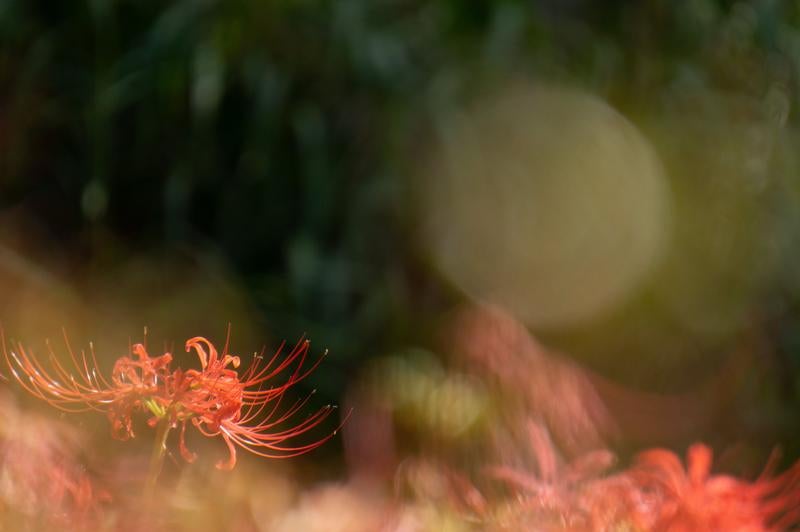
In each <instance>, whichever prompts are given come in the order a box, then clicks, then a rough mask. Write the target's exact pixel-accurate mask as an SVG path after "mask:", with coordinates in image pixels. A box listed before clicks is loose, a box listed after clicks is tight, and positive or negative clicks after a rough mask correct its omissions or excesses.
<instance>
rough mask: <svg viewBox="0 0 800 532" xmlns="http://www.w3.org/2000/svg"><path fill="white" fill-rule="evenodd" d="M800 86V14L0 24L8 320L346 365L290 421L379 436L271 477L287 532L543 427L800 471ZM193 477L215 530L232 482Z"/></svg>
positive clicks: (451, 14)
mask: <svg viewBox="0 0 800 532" xmlns="http://www.w3.org/2000/svg"><path fill="white" fill-rule="evenodd" d="M798 79H800V4H798V3H797V2H778V1H770V0H760V1H755V0H754V1H751V2H731V1H727V0H691V1H688V2H669V1H655V2H640V3H630V2H620V1H611V2H589V1H584V0H570V1H563V0H539V1H532V0H526V1H522V0H519V1H517V0H497V1H487V2H478V1H467V2H464V1H456V0H447V1H442V2H420V1H416V0H338V1H336V2H324V1H317V0H291V1H281V2H259V1H248V0H229V1H225V2H222V1H214V0H177V1H174V2H168V3H164V2H155V1H150V0H144V1H136V2H135V1H128V0H89V1H86V2H80V1H76V2H66V3H65V2H44V1H28V2H25V1H15V0H0V294H1V296H0V324H2V327H3V330H4V332H5V335H6V336H7V337H8V338H13V339H14V340H18V341H21V342H24V343H25V344H26V345H30V346H31V347H32V348H33V349H34V351H35V352H36V351H37V350H40V351H44V349H43V346H44V340H45V339H46V338H49V339H50V340H51V343H52V345H53V346H54V349H55V350H56V352H59V350H60V349H61V348H62V347H63V346H64V344H63V341H62V330H63V331H65V332H66V333H67V335H68V336H69V338H70V342H71V343H72V344H73V347H76V346H78V347H79V348H85V347H86V346H88V343H89V341H92V342H93V345H94V347H95V349H96V350H97V353H98V358H99V362H100V365H101V366H102V367H104V368H106V369H108V368H110V367H111V366H112V364H113V361H114V360H115V359H116V358H117V357H119V356H122V355H124V354H127V353H128V349H129V344H130V342H131V341H133V342H136V341H140V340H141V339H142V337H143V331H144V328H145V327H147V341H148V343H149V345H150V346H152V347H153V350H154V351H159V352H160V351H161V350H162V349H161V347H164V350H172V351H173V352H174V353H176V360H182V361H185V362H186V364H188V365H190V364H191V363H195V359H193V358H192V357H191V356H190V355H186V354H184V353H183V348H182V347H183V343H184V342H185V340H186V339H187V338H190V337H192V336H196V335H202V336H206V337H208V338H209V339H211V340H212V341H214V342H216V343H217V344H219V345H221V344H222V343H223V342H224V340H225V335H226V331H227V327H228V324H231V329H232V351H233V352H235V353H238V354H242V355H243V356H250V355H251V354H252V353H253V352H257V351H260V350H261V349H262V347H264V346H266V351H267V352H270V353H271V352H272V351H273V350H274V349H275V348H277V346H278V345H279V343H280V341H281V340H284V339H285V340H287V341H288V342H289V343H290V344H293V343H294V342H295V341H296V340H297V339H298V338H300V337H301V336H302V335H303V334H305V335H306V336H307V337H308V338H309V339H310V340H311V351H312V352H313V353H315V354H321V353H322V352H323V351H324V350H325V349H327V350H328V351H329V353H330V354H329V355H328V356H327V358H326V359H325V361H324V362H323V363H322V364H321V365H320V367H319V368H318V369H317V370H316V371H315V372H314V374H313V375H312V376H310V377H309V378H308V379H306V380H304V381H303V382H301V383H298V385H297V386H296V389H295V390H293V393H295V392H296V393H297V394H298V395H302V394H304V393H309V392H310V391H312V390H316V393H315V395H314V396H313V398H312V400H311V403H310V405H309V412H311V411H313V409H314V408H315V407H319V406H320V405H324V404H328V403H332V404H338V405H343V406H346V407H347V408H345V409H342V410H347V411H349V409H350V408H351V407H352V409H353V417H352V418H351V420H350V422H349V425H348V426H345V430H344V435H343V437H341V438H338V437H337V438H335V439H334V440H332V441H331V442H329V443H328V444H326V445H325V446H323V447H322V448H320V449H317V450H316V451H314V453H313V454H312V455H306V456H304V457H301V458H299V459H297V461H296V462H295V464H297V465H296V468H297V471H295V470H292V472H291V473H287V472H286V471H288V470H289V469H287V468H291V467H295V466H294V465H293V466H288V465H286V464H281V465H279V466H278V465H272V464H268V465H264V464H262V463H261V462H258V461H257V460H255V461H252V462H248V461H247V459H246V458H245V459H244V460H245V461H244V464H245V466H243V467H242V469H243V470H245V472H242V473H237V474H239V475H244V476H248V475H249V476H248V480H247V481H242V482H245V484H246V483H250V484H252V485H255V484H259V483H262V484H263V483H264V482H267V481H265V480H263V478H267V476H269V475H272V476H269V478H270V479H273V480H272V481H274V482H276V483H278V484H280V483H284V484H285V485H286V486H287V488H286V490H285V494H284V495H285V496H286V499H285V500H280V501H277V499H276V500H274V501H272V502H271V503H266V502H263V501H262V502H261V503H259V504H262V505H266V506H264V507H271V506H269V504H273V503H274V504H275V505H276V506H275V507H276V508H281V509H286V508H288V507H289V506H290V505H294V510H292V512H293V513H292V512H289V513H287V516H286V519H285V520H283V521H281V522H278V521H275V522H274V523H273V524H270V525H266V524H265V525H263V526H262V527H261V528H262V529H264V530H273V529H274V530H298V529H301V528H302V529H309V530H310V529H314V530H316V529H319V530H322V529H324V526H323V525H322V524H321V523H325V522H326V519H325V517H324V516H323V517H319V516H313V515H310V510H309V508H312V507H316V506H319V507H321V508H327V505H330V506H331V508H336V507H339V506H342V507H344V506H346V507H348V508H353V512H356V513H357V514H358V515H359V516H360V517H358V518H353V519H356V520H358V519H361V520H363V523H366V524H363V523H362V524H363V526H364V527H365V528H364V530H372V529H375V528H374V526H377V525H374V523H375V521H374V520H371V519H373V518H375V515H371V516H367V515H366V514H367V513H369V512H368V510H367V509H368V508H372V507H374V506H375V504H374V501H371V500H367V501H365V500H364V499H363V494H361V495H354V494H352V493H346V494H342V493H338V492H335V491H323V492H321V493H311V494H302V490H301V488H299V487H298V486H299V485H301V484H303V483H304V482H309V483H310V482H313V481H319V480H320V479H334V478H335V479H341V478H344V477H347V476H351V477H359V478H360V477H362V476H363V477H368V478H377V479H381V480H382V481H388V480H387V479H393V478H395V477H396V476H398V473H397V472H398V471H402V470H403V467H405V466H403V465H402V464H401V463H402V462H403V458H404V457H405V456H407V455H409V454H412V453H421V454H425V455H431V456H434V457H442V456H451V457H452V456H455V457H457V460H459V461H461V463H465V464H470V466H469V467H472V468H473V469H478V467H477V465H476V464H477V463H480V462H481V461H482V460H484V458H483V457H484V456H485V455H484V454H483V453H485V452H487V451H486V449H487V448H494V447H496V446H497V443H496V441H494V440H493V441H494V443H491V442H489V441H488V440H492V438H493V437H494V436H492V437H489V436H487V434H488V433H490V432H492V431H491V430H490V429H489V428H488V427H492V426H494V424H502V425H504V426H514V425H517V426H518V427H523V426H525V427H527V425H526V423H527V421H526V419H527V416H528V415H529V414H530V413H531V412H536V414H537V416H540V417H541V418H542V419H544V420H545V421H546V422H547V423H548V427H549V430H550V431H551V432H552V433H553V440H554V442H555V444H556V445H558V446H560V450H561V451H563V452H565V453H567V454H569V453H571V452H577V451H576V450H578V449H580V450H584V448H588V449H591V448H594V447H596V446H597V445H601V444H608V445H613V450H614V451H615V452H617V453H620V454H621V456H623V457H626V456H627V455H628V454H631V453H635V452H638V451H639V450H641V448H642V446H656V445H661V446H670V447H672V448H674V449H676V450H679V451H680V452H683V450H684V449H685V448H686V446H687V445H688V444H690V443H691V442H694V441H698V440H703V441H707V442H709V443H711V444H712V445H713V446H714V447H715V448H717V449H719V450H720V451H723V450H725V449H733V451H731V453H732V454H731V456H733V457H734V458H732V459H731V462H730V464H728V465H730V468H731V470H736V471H741V472H743V473H748V474H749V473H752V472H753V471H757V470H758V467H759V466H760V465H761V464H763V463H764V460H765V459H766V456H767V453H768V451H769V449H770V448H771V447H772V446H773V445H775V444H780V445H781V446H782V448H783V449H784V464H788V463H789V462H793V461H794V460H796V459H797V458H798V457H799V456H800V438H798V435H800V417H799V416H798V415H797V412H798V408H800V397H799V396H798V391H799V390H798V386H800V270H798V267H797V265H798V264H800V160H799V159H798V149H797V148H798V146H800V130H799V129H798V124H800V122H798V115H797V109H798V104H800V87H799V86H798ZM484 303H488V304H489V305H491V306H490V307H487V308H489V309H493V310H490V311H486V312H487V313H486V314H481V312H482V311H480V310H475V309H476V308H479V307H476V306H475V305H476V304H484ZM456 309H462V310H456ZM463 309H467V310H466V311H465V310H463ZM469 309H472V310H469ZM465 315H466V316H468V317H467V318H464V316H465ZM476 316H477V317H476ZM61 352H62V353H65V351H61ZM537 361H539V362H537ZM548 372H549V373H548ZM3 373H8V372H7V371H3ZM0 386H6V384H2V385H0ZM7 387H9V388H11V390H12V391H11V392H10V393H11V394H12V395H14V394H16V396H17V397H16V400H18V401H19V402H20V403H21V404H23V405H24V406H25V407H30V408H31V409H34V408H37V407H38V405H36V403H35V401H34V400H33V399H32V398H28V397H26V396H24V395H23V394H22V393H17V392H19V390H18V389H16V388H13V387H12V386H11V384H9V385H8V386H7ZM507 395H508V396H509V397H506V396H507ZM29 399H30V400H29ZM573 407H574V408H573ZM687 410H690V411H692V412H693V414H692V415H691V416H688V417H687V416H683V415H682V414H681V412H685V411H687ZM42 411H44V412H46V408H44V409H42ZM571 416H572V417H571ZM662 416H663V417H662ZM565 417H566V418H568V419H567V420H566V421H563V426H561V424H562V421H558V420H561V419H562V418H565ZM75 419H76V422H75V423H76V424H77V425H79V426H80V427H81V428H82V429H86V430H87V432H89V436H87V438H88V440H87V441H94V442H98V441H99V442H103V441H106V440H107V437H108V434H107V427H106V426H105V423H106V421H105V419H103V418H102V416H99V417H91V416H78V417H77V418H75ZM654 419H658V420H662V421H663V422H662V423H660V424H659V423H651V422H652V420H654ZM62 421H63V419H62ZM335 426H336V422H333V423H332V424H331V427H330V428H331V429H333V428H334V427H335ZM348 427H349V428H348ZM525 430H527V429H525ZM537 430H538V429H537ZM147 431H148V428H147V427H146V426H144V425H143V426H142V428H141V431H140V432H141V433H143V434H144V435H145V438H144V441H143V442H138V441H137V442H134V443H133V444H132V445H133V448H134V449H137V450H138V451H139V452H144V453H146V452H147V449H148V448H149V445H150V439H149V438H150V435H149V433H148V432H147ZM508 432H511V433H514V432H515V431H514V430H512V429H509V431H508ZM523 432H525V431H523ZM534 432H535V431H534ZM320 434H324V430H322V429H321V433H320ZM537 434H538V433H537ZM508 437H509V439H510V440H515V439H519V438H520V435H519V434H510V435H509V436H508ZM527 437H528V433H527V432H525V434H524V435H523V436H522V438H527ZM548 438H549V436H548ZM496 439H497V438H495V440H496ZM501 439H502V438H501ZM81 441H84V440H81ZM195 444H196V445H202V444H200V443H198V442H195ZM81 445H83V446H84V447H86V446H87V445H89V444H85V443H83V444H81ZM137 445H138V447H137ZM126 446H129V444H118V443H117V442H114V443H113V445H112V446H110V447H109V448H108V449H106V448H104V450H103V452H102V453H100V454H103V455H105V454H108V455H109V456H125V455H126V454H127V449H128V447H126ZM493 446H494V447H493ZM209 449H210V450H209V451H208V453H210V454H211V455H212V456H211V457H209V458H208V459H207V462H208V463H213V461H214V460H215V459H216V458H218V457H219V456H217V455H214V453H215V452H216V453H218V454H224V449H219V448H216V447H213V446H209ZM59 452H61V451H60V450H59ZM89 454H91V452H90V453H89ZM486 460H488V458H487V459H486ZM206 465H207V464H206ZM119 467H120V468H121V469H124V467H125V466H124V465H120V466H119ZM167 468H168V469H169V468H172V469H170V471H171V472H172V473H174V475H175V478H178V477H179V476H180V478H179V479H178V480H176V481H175V485H176V486H178V487H184V488H186V490H187V494H185V495H182V496H183V497H184V498H183V499H181V501H183V502H180V503H176V504H177V505H178V506H180V505H181V504H182V505H183V506H180V507H181V508H183V511H185V512H187V513H188V511H189V509H191V508H192V507H193V506H192V505H193V504H200V503H198V502H197V500H198V499H197V498H196V497H197V494H188V492H189V491H191V490H190V489H189V488H188V487H186V486H188V485H189V484H190V481H189V480H187V478H188V477H190V476H192V475H194V476H195V477H197V478H200V477H202V475H204V474H205V473H203V472H202V468H201V469H200V470H198V469H189V470H188V471H187V470H186V468H185V467H181V466H180V465H178V464H172V465H170V464H169V463H168V464H167ZM415 471H416V470H415ZM415 474H416V473H415ZM420 474H421V475H422V476H423V477H424V474H422V473H420ZM259 475H262V476H259ZM263 475H266V476H263ZM250 477H252V478H250ZM192 478H194V477H192ZM202 478H205V479H206V480H207V478H206V477H202ZM220 478H221V477H220ZM415 478H417V477H415ZM420 478H422V477H420ZM214 479H215V480H214V481H213V482H224V481H223V480H220V479H219V478H217V477H214ZM254 479H262V480H254ZM204 481H205V480H204ZM250 484H247V485H250ZM262 484H259V485H262ZM281 485H283V484H281ZM288 486H291V489H290V488H289V487H288ZM176 489H177V488H176ZM231 489H235V488H231ZM412 491H413V490H412ZM422 491H423V492H424V489H423V490H422ZM176 493H183V492H181V491H180V489H178V490H177V491H176ZM426 493H427V492H426ZM290 494H291V495H290ZM231 497H233V498H235V497H238V495H236V496H234V495H231ZM236 500H238V499H236ZM192 501H194V502H192ZM242 504H245V503H242ZM247 504H251V505H252V507H256V506H257V505H256V503H255V502H253V501H251V502H250V503H247ZM378 506H379V505H378ZM220 511H221V510H220ZM276 511H277V510H276ZM324 511H332V510H331V509H327V510H320V512H323V513H324ZM252 512H256V510H252ZM359 512H361V513H359ZM372 512H377V513H380V512H379V511H377V510H372ZM187 519H188V517H187ZM276 519H277V518H276ZM314 519H317V521H315V520H314ZM251 520H252V521H255V522H258V521H259V517H258V515H255V514H253V517H252V519H251ZM262 520H263V519H262ZM265 522H266V521H265ZM187 523H188V521H187ZM309 523H317V524H309ZM273 525H274V527H273V528H268V526H273ZM186 526H190V525H186ZM314 526H317V527H319V528H313V527H314ZM342 526H343V528H342V529H343V530H356V528H353V527H354V526H355V525H342ZM348 526H350V528H348ZM264 527H267V528H264ZM281 527H283V528H281ZM370 527H372V528H370Z"/></svg>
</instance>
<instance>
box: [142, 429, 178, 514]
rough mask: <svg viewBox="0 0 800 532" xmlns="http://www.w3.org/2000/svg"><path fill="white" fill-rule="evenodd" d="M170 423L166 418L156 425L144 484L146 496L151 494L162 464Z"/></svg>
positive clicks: (165, 452) (165, 453)
mask: <svg viewBox="0 0 800 532" xmlns="http://www.w3.org/2000/svg"><path fill="white" fill-rule="evenodd" d="M171 428H172V427H171V425H170V422H169V419H168V418H166V417H165V418H164V419H163V420H161V421H160V422H159V423H158V425H157V427H156V439H155V441H154V442H153V452H152V454H151V455H150V469H149V471H148V473H147V480H146V481H145V484H144V494H145V497H146V498H149V497H151V496H152V495H153V493H154V491H155V487H156V483H157V482H158V476H159V475H160V474H161V468H162V466H163V465H164V457H165V456H166V455H167V436H169V431H170V429H171Z"/></svg>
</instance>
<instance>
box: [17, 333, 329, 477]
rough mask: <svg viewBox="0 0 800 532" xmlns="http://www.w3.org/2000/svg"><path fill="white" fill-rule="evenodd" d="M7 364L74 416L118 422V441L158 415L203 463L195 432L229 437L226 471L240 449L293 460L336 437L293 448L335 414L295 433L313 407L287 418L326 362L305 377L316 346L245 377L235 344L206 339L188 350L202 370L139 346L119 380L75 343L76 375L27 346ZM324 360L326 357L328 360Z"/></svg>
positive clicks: (119, 368)
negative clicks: (290, 398) (291, 399)
mask: <svg viewBox="0 0 800 532" xmlns="http://www.w3.org/2000/svg"><path fill="white" fill-rule="evenodd" d="M3 345H4V354H5V358H6V362H7V364H8V366H9V368H10V370H11V373H12V375H13V376H14V377H15V378H16V380H17V381H18V382H19V383H20V385H22V387H23V388H25V390H27V391H28V392H29V393H31V394H32V395H34V396H36V397H38V398H39V399H42V400H44V401H46V402H48V403H49V404H51V405H52V406H54V407H56V408H59V409H61V410H64V411H67V412H80V411H87V410H96V411H102V412H105V413H106V414H107V415H108V418H109V421H110V422H111V428H112V434H113V435H114V437H115V438H118V439H123V440H124V439H128V438H131V437H133V436H134V431H133V415H134V414H136V413H138V412H143V413H148V414H150V419H149V420H148V424H149V425H150V426H156V425H157V424H159V423H162V422H163V423H168V424H169V428H177V427H178V426H180V429H181V430H180V443H179V449H180V453H181V455H182V456H183V458H184V459H185V460H187V461H189V462H191V461H193V460H194V459H195V455H194V453H192V452H190V451H189V450H188V449H187V447H186V443H185V433H186V426H187V424H191V425H192V426H194V427H195V428H196V429H197V430H198V431H200V432H201V433H202V434H204V435H205V436H209V437H216V436H221V437H222V439H223V440H224V441H225V443H226V444H227V446H228V451H229V456H228V458H227V460H222V461H220V462H219V463H217V467H218V468H220V469H231V468H233V467H234V465H235V464H236V446H239V447H242V448H244V449H246V450H248V451H250V452H252V453H254V454H257V455H259V456H265V457H273V458H288V457H291V456H296V455H299V454H303V453H305V452H308V451H310V450H312V449H314V448H316V447H319V446H320V445H322V444H323V443H325V442H326V441H327V440H329V439H330V438H331V437H332V436H333V435H334V434H335V431H334V432H332V433H330V434H328V435H327V436H325V437H324V438H322V439H318V440H315V441H313V442H311V443H307V444H301V445H293V444H291V443H290V440H292V439H294V438H295V437H297V436H300V435H302V434H304V433H306V432H308V431H310V430H311V429H313V428H314V427H316V426H317V425H319V424H320V423H321V422H322V421H323V420H324V419H325V418H326V417H328V415H330V413H331V412H332V411H333V408H334V407H332V406H326V407H324V408H322V409H320V410H319V411H317V412H316V413H314V414H312V415H311V416H309V417H307V418H306V419H305V420H303V421H301V422H299V423H297V424H294V425H289V426H287V423H289V422H290V420H291V419H292V418H293V417H294V416H295V415H296V414H297V413H298V412H299V411H300V410H301V409H302V408H303V406H304V405H305V403H306V401H307V400H308V398H306V399H302V400H298V401H296V402H295V403H294V404H292V405H291V406H289V407H288V408H287V409H285V410H282V409H281V408H280V407H281V403H282V402H283V399H284V396H285V394H286V391H287V390H288V389H289V388H290V387H291V386H292V385H294V384H296V383H297V382H299V381H301V380H303V379H304V378H306V377H307V376H308V375H309V374H310V373H311V372H312V371H313V370H314V369H315V368H316V367H317V366H318V365H319V364H320V362H321V361H322V357H320V358H319V359H318V360H317V361H316V362H315V363H314V364H313V365H311V367H309V368H305V369H304V367H303V366H304V364H305V362H306V358H307V355H308V348H309V342H308V340H305V339H302V340H300V341H299V342H298V343H297V344H296V345H295V347H294V349H292V351H291V353H290V354H289V355H288V356H287V357H285V358H284V359H283V360H280V361H279V356H280V353H281V351H282V350H283V347H284V346H283V344H282V345H281V347H280V348H279V349H278V350H277V351H276V352H275V354H274V356H273V357H272V358H271V359H270V360H269V361H268V362H267V363H266V364H264V363H263V356H260V355H256V356H255V357H254V360H253V362H252V363H251V364H250V366H249V367H248V368H247V369H246V370H245V371H243V372H242V373H241V374H240V373H239V371H238V368H239V365H240V359H239V357H237V356H234V355H231V354H228V347H227V342H226V345H225V348H224V349H223V352H222V354H221V355H220V354H219V353H218V352H217V349H216V348H215V347H214V345H213V344H212V343H211V342H209V341H208V340H206V339H205V338H202V337H199V336H198V337H195V338H191V339H189V340H188V341H187V342H186V351H187V352H190V351H191V350H194V351H195V352H196V353H197V356H198V358H199V359H200V369H199V370H196V369H190V370H186V371H184V370H182V369H180V368H178V369H172V367H171V364H172V355H171V354H170V353H165V354H163V355H161V356H158V357H151V356H150V355H149V354H148V353H147V350H146V349H145V346H144V345H142V344H136V345H134V346H133V348H132V355H133V356H124V357H121V358H119V359H118V360H117V361H116V363H115V364H114V368H113V371H112V373H111V379H110V380H107V379H106V378H104V377H103V376H102V374H101V373H100V372H98V370H97V359H96V357H95V354H94V350H93V349H90V356H89V357H88V358H87V356H86V354H85V353H81V356H80V357H77V356H76V355H75V354H74V352H73V351H72V349H71V348H69V343H67V347H68V351H69V355H70V360H71V364H72V367H73V368H74V369H72V368H71V369H68V368H67V367H65V365H64V364H63V363H62V362H61V361H59V359H58V357H56V356H55V354H54V353H53V351H52V349H51V348H50V347H49V344H48V349H49V350H50V352H49V357H48V358H49V361H50V363H49V364H48V366H47V367H46V366H45V365H44V364H42V363H41V361H40V360H38V359H37V358H36V357H35V356H33V355H32V354H30V353H29V352H28V351H26V349H25V348H24V347H23V346H22V345H21V344H17V345H16V349H15V350H12V351H11V352H10V353H9V351H8V350H7V349H6V348H5V342H4V343H3ZM323 356H324V355H323ZM292 365H294V366H295V367H294V369H293V370H291V372H290V373H289V376H288V378H287V379H286V380H285V381H284V382H283V383H282V384H279V385H277V386H274V385H268V383H269V381H271V380H273V379H274V378H276V377H278V376H279V375H281V374H283V373H284V372H287V370H289V368H290V367H291V366H292Z"/></svg>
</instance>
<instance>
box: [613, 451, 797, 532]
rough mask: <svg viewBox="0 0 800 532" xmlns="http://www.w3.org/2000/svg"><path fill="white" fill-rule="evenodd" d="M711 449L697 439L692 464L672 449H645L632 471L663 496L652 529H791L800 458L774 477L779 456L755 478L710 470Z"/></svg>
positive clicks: (646, 486) (643, 484) (643, 486)
mask: <svg viewBox="0 0 800 532" xmlns="http://www.w3.org/2000/svg"><path fill="white" fill-rule="evenodd" d="M711 462H712V451H711V449H710V448H709V447H707V446H706V445H703V444H695V445H692V446H691V447H690V448H689V451H688V453H687V465H686V468H684V466H683V464H682V463H681V460H680V459H679V458H678V457H677V456H676V455H675V453H673V452H672V451H668V450H664V449H653V450H649V451H645V452H643V453H641V454H640V455H639V456H638V458H637V461H636V463H635V464H634V466H633V467H632V468H631V470H630V471H629V474H630V475H632V476H633V477H634V478H636V480H637V482H638V483H639V485H640V489H642V490H646V491H651V492H653V493H656V494H657V495H658V502H657V504H654V505H653V506H652V508H651V510H652V512H653V513H654V517H655V522H654V525H653V527H652V530H656V531H665V532H667V531H668V532H681V531H695V530H740V531H752V532H760V531H769V530H786V529H788V528H789V527H791V526H792V525H796V524H798V522H800V463H797V464H795V465H794V466H793V467H792V468H791V469H789V470H788V471H786V472H785V473H783V474H782V475H779V476H777V477H774V478H773V477H771V470H772V469H773V467H774V465H775V460H774V459H773V460H771V461H770V463H769V465H768V466H767V468H765V470H764V473H762V475H761V476H760V477H759V478H758V479H757V480H755V481H753V482H747V481H745V480H742V479H737V478H734V477H731V476H728V475H712V474H711Z"/></svg>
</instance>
